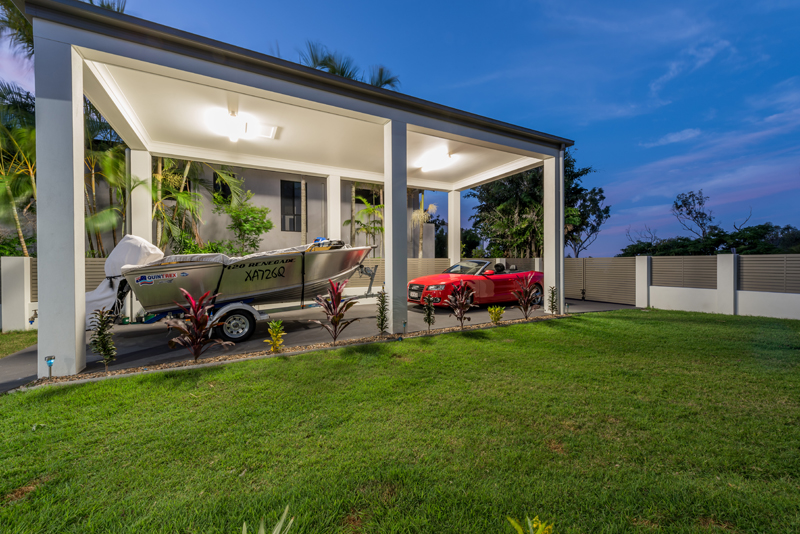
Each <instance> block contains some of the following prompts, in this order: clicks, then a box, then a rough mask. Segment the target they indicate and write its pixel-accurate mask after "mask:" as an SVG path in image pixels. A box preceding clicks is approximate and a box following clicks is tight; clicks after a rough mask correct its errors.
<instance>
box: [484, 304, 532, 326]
mask: <svg viewBox="0 0 800 534" xmlns="http://www.w3.org/2000/svg"><path fill="white" fill-rule="evenodd" d="M488 310H489V319H491V320H492V322H493V323H494V324H498V323H499V322H500V321H502V320H503V314H504V313H505V312H506V309H505V308H504V307H503V306H489V308H488ZM525 318H526V319H527V318H528V317H527V316H526V317H525Z"/></svg>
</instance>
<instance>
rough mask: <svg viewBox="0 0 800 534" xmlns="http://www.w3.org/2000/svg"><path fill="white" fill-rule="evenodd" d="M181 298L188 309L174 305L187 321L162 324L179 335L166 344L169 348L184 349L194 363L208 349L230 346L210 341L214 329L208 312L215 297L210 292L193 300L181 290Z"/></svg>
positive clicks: (216, 340) (217, 341)
mask: <svg viewBox="0 0 800 534" xmlns="http://www.w3.org/2000/svg"><path fill="white" fill-rule="evenodd" d="M181 293H183V298H185V299H186V301H187V302H188V303H189V305H188V307H185V308H184V307H183V306H181V305H180V304H178V303H177V302H176V303H175V304H176V305H177V306H178V307H179V308H180V309H181V310H183V313H184V317H185V318H186V319H188V322H187V321H184V320H181V319H167V320H166V321H164V324H166V325H167V328H169V329H170V330H171V329H173V328H174V329H175V330H177V331H178V332H180V334H179V335H178V337H175V338H172V339H170V340H169V341H168V342H167V343H168V344H169V348H171V349H174V348H176V347H178V346H181V347H185V348H186V350H188V351H189V353H190V354H191V355H192V356H193V357H194V361H195V362H196V361H197V359H198V358H199V357H200V356H202V355H203V353H205V352H206V351H207V350H208V349H210V348H211V347H214V346H216V345H219V346H221V347H228V346H232V345H233V343H231V342H230V341H222V340H221V339H211V336H210V334H211V330H212V329H213V328H214V327H213V325H212V323H211V321H210V317H209V316H208V310H210V309H211V308H212V307H213V304H209V302H210V301H212V300H213V299H214V297H216V295H213V296H211V291H206V292H205V293H204V294H203V296H201V297H200V298H199V299H197V300H195V299H194V298H192V296H191V295H190V294H189V292H188V291H186V290H185V289H183V288H181Z"/></svg>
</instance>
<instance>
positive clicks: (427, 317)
mask: <svg viewBox="0 0 800 534" xmlns="http://www.w3.org/2000/svg"><path fill="white" fill-rule="evenodd" d="M424 310H425V314H424V315H423V316H422V320H423V321H425V324H426V325H428V332H430V331H431V326H433V325H434V324H436V309H435V308H434V307H433V297H432V296H430V295H428V296H426V297H425V304H424Z"/></svg>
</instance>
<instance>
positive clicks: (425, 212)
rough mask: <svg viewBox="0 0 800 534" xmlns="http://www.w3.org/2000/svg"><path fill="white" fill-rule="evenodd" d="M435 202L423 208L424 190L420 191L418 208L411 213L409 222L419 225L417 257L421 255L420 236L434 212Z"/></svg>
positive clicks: (421, 236)
mask: <svg viewBox="0 0 800 534" xmlns="http://www.w3.org/2000/svg"><path fill="white" fill-rule="evenodd" d="M436 210H437V208H436V204H428V207H427V208H425V190H424V189H423V190H422V192H421V197H420V202H419V209H418V210H416V211H415V212H414V213H413V214H412V215H411V222H412V223H414V224H418V225H419V257H420V258H421V257H422V238H423V230H424V228H425V224H426V223H428V222H430V220H431V218H432V216H433V214H434V213H436Z"/></svg>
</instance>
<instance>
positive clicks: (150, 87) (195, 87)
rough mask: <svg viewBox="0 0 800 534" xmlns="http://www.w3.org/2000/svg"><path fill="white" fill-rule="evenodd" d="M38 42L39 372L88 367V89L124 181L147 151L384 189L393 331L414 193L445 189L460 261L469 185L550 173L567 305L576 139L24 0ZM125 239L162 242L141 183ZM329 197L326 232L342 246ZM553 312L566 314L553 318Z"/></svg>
mask: <svg viewBox="0 0 800 534" xmlns="http://www.w3.org/2000/svg"><path fill="white" fill-rule="evenodd" d="M25 10H26V14H27V16H28V17H29V18H31V19H32V22H33V31H34V39H35V47H36V65H35V69H36V71H35V72H36V97H37V114H36V120H37V131H38V135H37V154H38V191H39V193H38V194H39V200H38V232H39V240H38V243H39V263H38V265H39V267H38V277H39V282H38V284H39V345H38V356H39V357H38V361H39V364H38V369H39V376H46V375H47V367H46V365H45V364H44V357H45V356H56V360H55V365H54V367H53V374H54V375H66V374H75V373H77V372H79V371H80V370H81V369H83V368H84V367H85V365H86V346H85V337H84V331H83V328H84V320H85V313H86V312H85V305H84V292H85V287H84V269H85V267H84V258H85V243H84V238H85V231H84V207H83V176H84V169H83V150H84V139H83V135H84V133H83V132H84V130H83V96H84V95H85V96H86V97H88V98H89V99H90V100H91V101H92V103H93V104H94V105H95V106H97V108H98V109H99V110H100V111H101V113H102V114H103V116H104V117H105V118H106V119H107V120H108V121H109V123H110V124H111V125H112V126H113V128H114V129H115V130H116V131H117V133H118V134H119V135H120V137H121V138H122V139H123V140H124V141H125V143H126V144H127V146H128V147H129V148H130V150H129V153H128V169H129V175H130V176H131V177H133V178H136V179H140V180H144V181H146V182H147V181H149V180H150V178H151V176H152V157H154V156H164V157H173V158H178V159H192V160H198V161H206V162H209V163H216V164H224V165H232V166H242V167H250V168H257V169H268V170H276V171H283V172H291V173H298V174H305V175H311V176H320V177H324V178H325V179H326V183H327V198H329V199H333V198H339V196H340V188H341V181H342V180H343V179H345V180H358V181H360V182H371V183H381V184H383V185H384V189H385V221H386V233H385V264H386V286H385V287H386V291H387V292H388V293H389V295H390V298H391V306H390V308H391V316H390V329H391V331H392V332H402V329H403V323H404V322H405V321H406V320H407V313H408V312H407V306H406V270H407V264H406V260H407V248H406V235H405V234H406V231H407V226H406V190H407V188H419V189H425V190H436V191H444V192H447V193H448V220H449V221H451V227H452V228H455V229H456V231H450V232H449V237H448V254H449V258H450V260H451V262H457V261H459V260H460V232H458V231H457V229H458V227H459V221H460V219H461V214H460V206H461V192H462V191H464V190H465V189H469V188H471V187H474V186H477V185H480V184H483V183H487V182H489V181H492V180H498V179H501V178H504V177H506V176H509V175H512V174H515V173H518V172H520V171H523V170H527V169H532V168H535V167H539V166H541V167H543V176H544V199H545V206H544V233H545V238H544V258H543V259H544V268H543V270H544V273H545V281H544V283H545V287H546V288H549V287H555V288H557V290H558V296H559V304H558V309H559V310H560V309H562V307H563V299H564V292H563V285H564V272H563V264H564V233H563V227H564V223H563V204H564V198H563V158H564V149H565V148H566V147H567V146H571V145H572V141H570V140H568V139H564V138H560V137H556V136H551V135H547V134H543V133H541V132H537V131H533V130H529V129H527V128H522V127H518V126H514V125H511V124H506V123H502V122H499V121H495V120H492V119H487V118H484V117H480V116H477V115H474V114H471V113H467V112H464V111H460V110H456V109H453V108H448V107H445V106H441V105H438V104H433V103H430V102H427V101H424V100H420V99H417V98H413V97H410V96H407V95H403V94H400V93H396V92H393V91H388V90H383V89H376V88H374V87H371V86H369V85H366V84H363V83H360V82H353V81H349V80H345V79H343V78H340V77H337V76H333V75H329V74H327V73H324V72H321V71H317V70H313V69H310V68H306V67H303V66H301V65H297V64H295V63H291V62H288V61H284V60H281V59H277V58H273V57H270V56H266V55H263V54H259V53H256V52H252V51H249V50H245V49H241V48H238V47H235V46H231V45H227V44H224V43H220V42H217V41H212V40H210V39H206V38H203V37H200V36H197V35H192V34H189V33H186V32H182V31H179V30H175V29H173V28H169V27H165V26H162V25H158V24H154V23H151V22H147V21H144V20H141V19H137V18H134V17H130V16H127V15H121V14H117V13H114V12H111V11H108V10H104V9H100V8H96V7H94V6H91V5H88V4H85V3H82V2H76V1H71V0H30V1H28V2H26V6H25ZM129 204H130V210H131V211H130V214H129V217H128V224H129V228H128V229H127V231H128V232H129V233H132V234H135V235H138V236H141V237H144V238H145V239H148V240H152V237H153V236H152V223H151V221H152V207H151V206H152V204H151V199H150V195H149V191H148V190H147V189H146V188H144V187H139V188H136V189H134V190H133V193H132V195H131V199H130V203H129ZM339 209H340V208H339V204H338V203H335V202H328V203H327V213H326V214H325V216H326V220H327V227H326V229H327V233H328V237H331V238H339V237H341V231H342V228H341V224H340V221H341V213H340V211H339ZM556 311H558V310H556Z"/></svg>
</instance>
